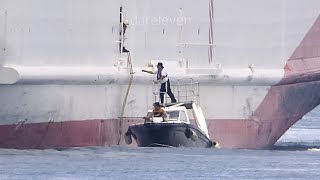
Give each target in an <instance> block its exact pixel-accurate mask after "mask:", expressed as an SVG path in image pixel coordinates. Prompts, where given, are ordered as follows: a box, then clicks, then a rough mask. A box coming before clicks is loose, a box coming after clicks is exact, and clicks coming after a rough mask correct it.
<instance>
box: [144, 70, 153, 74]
mask: <svg viewBox="0 0 320 180" xmlns="http://www.w3.org/2000/svg"><path fill="white" fill-rule="evenodd" d="M142 72H146V73H149V74H154V72H153V71H147V70H142Z"/></svg>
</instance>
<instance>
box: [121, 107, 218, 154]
mask: <svg viewBox="0 0 320 180" xmlns="http://www.w3.org/2000/svg"><path fill="white" fill-rule="evenodd" d="M163 109H164V111H165V112H166V114H167V119H166V122H163V119H162V118H161V117H152V119H151V121H148V122H147V121H146V122H144V123H142V124H136V125H131V126H129V128H128V131H127V132H126V133H125V141H126V143H127V144H131V143H132V138H133V139H134V140H135V141H136V143H137V145H138V146H139V147H205V148H210V147H214V146H215V145H216V142H214V141H212V140H211V139H210V137H209V134H208V129H207V125H206V121H205V118H204V116H203V113H202V110H201V108H200V106H199V105H197V104H195V103H194V102H182V103H174V104H169V105H166V106H165V107H164V108H163ZM188 111H192V113H188ZM148 112H149V113H151V112H152V110H149V111H148ZM188 114H192V116H193V118H190V119H193V120H194V121H195V125H193V124H191V122H190V119H189V116H188Z"/></svg>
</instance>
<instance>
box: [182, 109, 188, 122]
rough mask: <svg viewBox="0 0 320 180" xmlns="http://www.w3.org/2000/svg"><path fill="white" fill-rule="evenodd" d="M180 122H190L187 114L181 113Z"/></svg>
mask: <svg viewBox="0 0 320 180" xmlns="http://www.w3.org/2000/svg"><path fill="white" fill-rule="evenodd" d="M180 121H182V122H188V118H187V115H186V112H184V111H180Z"/></svg>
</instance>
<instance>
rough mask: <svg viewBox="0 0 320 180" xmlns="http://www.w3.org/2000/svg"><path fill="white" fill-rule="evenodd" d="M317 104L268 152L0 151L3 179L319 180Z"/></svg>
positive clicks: (0, 177)
mask: <svg viewBox="0 0 320 180" xmlns="http://www.w3.org/2000/svg"><path fill="white" fill-rule="evenodd" d="M319 176H320V107H318V108H316V109H315V110H314V111H312V112H311V113H309V114H308V115H306V116H305V117H304V118H303V119H302V120H301V121H299V122H298V123H297V124H296V125H294V126H293V127H292V128H291V129H290V130H289V131H288V132H287V133H286V134H284V135H283V136H282V137H281V139H279V141H278V142H277V143H276V145H275V146H274V147H273V148H272V149H271V150H244V149H242V150H227V149H205V148H132V147H121V146H114V147H87V148H67V149H49V150H13V149H0V180H3V179H45V180H50V179H117V180H118V179H169V180H174V179H318V178H319Z"/></svg>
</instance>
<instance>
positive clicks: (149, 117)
mask: <svg viewBox="0 0 320 180" xmlns="http://www.w3.org/2000/svg"><path fill="white" fill-rule="evenodd" d="M152 116H153V112H148V114H147V116H145V117H143V119H144V120H145V121H151V118H152Z"/></svg>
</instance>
